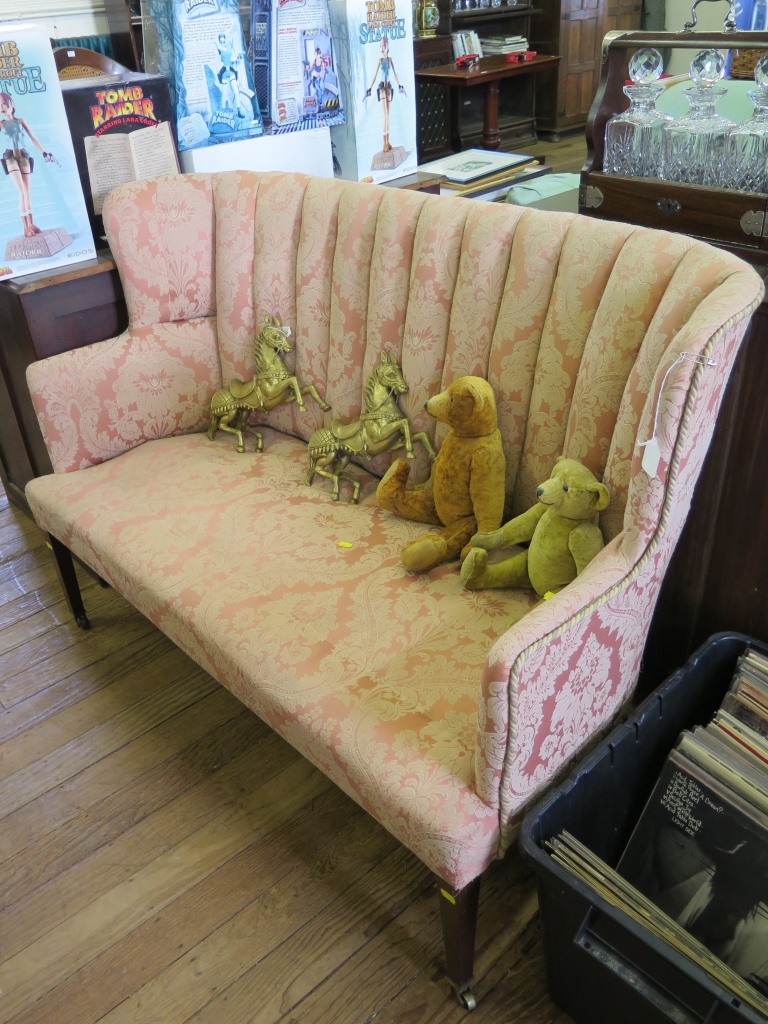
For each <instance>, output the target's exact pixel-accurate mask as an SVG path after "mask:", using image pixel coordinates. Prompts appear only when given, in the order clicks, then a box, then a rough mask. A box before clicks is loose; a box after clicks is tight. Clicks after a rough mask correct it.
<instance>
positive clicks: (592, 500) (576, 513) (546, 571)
mask: <svg viewBox="0 0 768 1024" xmlns="http://www.w3.org/2000/svg"><path fill="white" fill-rule="evenodd" d="M536 497H537V498H538V499H539V500H538V501H537V502H536V504H535V505H533V506H532V507H531V508H529V509H528V511H527V512H523V513H522V515H519V516H515V518H514V519H510V521H509V522H508V523H505V524H504V526H502V527H501V529H500V530H495V531H493V532H492V533H482V532H479V533H477V534H476V535H475V536H474V537H473V538H472V545H473V546H472V548H471V550H470V551H469V552H468V553H467V557H466V559H465V561H464V564H463V565H462V567H461V579H462V582H463V583H464V586H465V587H466V588H467V589H468V590H478V589H479V588H480V587H525V588H530V589H532V590H535V591H536V593H537V594H538V595H539V597H544V596H545V595H546V594H554V593H557V591H558V590H562V589H563V587H564V586H566V585H567V584H568V583H570V582H571V581H572V580H575V579H576V577H577V576H578V575H579V573H580V572H581V571H582V570H583V569H584V568H585V566H586V565H587V564H588V563H589V562H591V561H592V559H593V558H594V557H595V555H596V554H597V553H598V552H599V551H601V550H602V548H603V545H604V541H603V535H602V533H601V531H600V523H599V515H598V513H599V512H602V510H603V509H604V508H607V507H608V502H609V500H610V495H609V493H608V488H607V487H606V486H605V485H604V484H601V483H600V481H599V480H598V479H597V478H596V477H595V475H594V474H593V473H592V472H591V470H589V469H587V467H586V466H584V465H583V464H582V463H580V462H577V461H576V460H575V459H566V458H564V457H563V456H562V455H561V456H559V457H558V458H557V460H556V461H555V465H554V468H553V470H552V475H551V476H550V478H549V480H545V481H544V483H543V484H540V485H539V487H538V488H537V489H536ZM526 542H529V543H528V547H527V549H526V550H523V551H519V552H518V553H517V554H514V555H512V556H511V557H510V558H505V559H504V560H503V561H501V562H489V561H488V552H489V551H493V550H494V549H496V548H509V547H513V546H514V545H516V544H524V543H526Z"/></svg>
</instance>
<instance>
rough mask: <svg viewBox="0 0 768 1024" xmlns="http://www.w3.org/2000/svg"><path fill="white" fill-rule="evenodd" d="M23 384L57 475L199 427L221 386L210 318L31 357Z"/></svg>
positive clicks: (132, 331)
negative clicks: (39, 357)
mask: <svg viewBox="0 0 768 1024" xmlns="http://www.w3.org/2000/svg"><path fill="white" fill-rule="evenodd" d="M27 383H28V385H29V390H30V394H31V397H32V403H33V405H34V408H35V412H36V413H37V419H38V423H39V424H40V429H41V431H42V434H43V439H44V441H45V444H46V446H47V448H48V453H49V455H50V457H51V463H52V465H53V468H54V471H55V472H57V473H66V472H70V471H71V470H74V469H82V468H84V467H86V466H92V465H95V464H96V463H99V462H104V461H105V460H107V459H111V458H113V457H114V456H115V455H119V454H120V453H121V452H123V451H127V450H128V449H129V448H135V447H136V446H137V445H139V444H141V443H142V442H143V441H147V440H151V439H153V438H158V437H167V436H169V435H171V434H180V433H191V432H193V431H196V430H202V429H203V428H204V427H205V426H207V424H208V418H209V407H210V400H211V397H212V395H213V393H214V391H215V390H216V389H217V388H218V387H220V386H221V369H220V365H219V357H218V349H217V345H216V325H215V321H214V320H213V319H200V320H193V321H187V322H182V323H170V324H158V325H155V326H152V327H141V328H135V329H129V330H128V331H126V332H125V333H124V334H121V335H120V336H119V337H117V338H112V339H110V340H108V341H100V342H97V343H96V344H93V345H86V346H84V347H83V348H78V349H74V350H72V351H69V352H63V353H61V354H60V355H56V356H51V357H50V358H48V359H44V360H41V361H40V362H37V363H32V364H31V365H30V366H29V367H28V368H27Z"/></svg>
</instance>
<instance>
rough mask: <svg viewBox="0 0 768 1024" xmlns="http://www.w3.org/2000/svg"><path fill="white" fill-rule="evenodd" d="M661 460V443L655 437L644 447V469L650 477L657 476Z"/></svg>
mask: <svg viewBox="0 0 768 1024" xmlns="http://www.w3.org/2000/svg"><path fill="white" fill-rule="evenodd" d="M660 459H661V449H660V448H659V442H658V441H657V440H656V438H655V437H652V438H651V440H650V441H648V442H646V444H645V445H644V446H643V469H644V470H645V472H646V473H647V474H648V476H656V470H657V469H658V468H659V460H660Z"/></svg>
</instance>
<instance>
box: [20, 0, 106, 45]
mask: <svg viewBox="0 0 768 1024" xmlns="http://www.w3.org/2000/svg"><path fill="white" fill-rule="evenodd" d="M19 10H21V11H22V13H21V14H19ZM0 21H34V22H36V23H38V24H41V25H43V27H44V28H45V31H46V32H47V33H48V35H49V36H51V38H52V39H66V38H70V37H72V36H90V35H101V34H102V33H105V32H107V31H108V28H107V19H106V16H105V14H104V4H103V2H102V0H24V2H23V3H20V2H19V0H0Z"/></svg>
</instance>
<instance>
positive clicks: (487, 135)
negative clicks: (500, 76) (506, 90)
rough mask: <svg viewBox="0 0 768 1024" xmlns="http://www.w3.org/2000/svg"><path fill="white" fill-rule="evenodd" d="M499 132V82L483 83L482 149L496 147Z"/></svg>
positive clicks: (499, 137) (497, 146)
mask: <svg viewBox="0 0 768 1024" xmlns="http://www.w3.org/2000/svg"><path fill="white" fill-rule="evenodd" d="M500 144H501V135H500V134H499V83H498V82H486V83H485V109H484V110H483V149H498V148H499V145H500Z"/></svg>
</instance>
